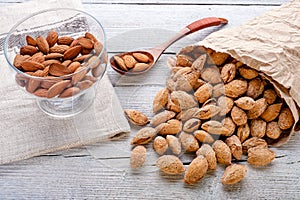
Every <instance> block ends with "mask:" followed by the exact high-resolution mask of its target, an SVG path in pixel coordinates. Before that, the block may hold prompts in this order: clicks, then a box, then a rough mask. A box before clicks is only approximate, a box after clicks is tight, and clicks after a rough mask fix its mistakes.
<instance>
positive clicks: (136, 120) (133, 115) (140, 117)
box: [124, 109, 149, 126]
mask: <svg viewBox="0 0 300 200" xmlns="http://www.w3.org/2000/svg"><path fill="white" fill-rule="evenodd" d="M124 113H125V116H126V117H127V119H128V121H129V122H130V123H132V124H134V125H138V126H145V125H146V124H147V123H148V122H149V119H148V117H147V116H146V115H145V114H144V113H142V112H140V111H138V110H133V109H126V110H124Z"/></svg>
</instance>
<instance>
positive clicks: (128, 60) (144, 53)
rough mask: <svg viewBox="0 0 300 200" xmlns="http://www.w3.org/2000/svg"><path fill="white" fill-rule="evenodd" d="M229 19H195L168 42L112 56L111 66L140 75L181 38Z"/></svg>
mask: <svg viewBox="0 0 300 200" xmlns="http://www.w3.org/2000/svg"><path fill="white" fill-rule="evenodd" d="M227 23H228V21H227V19H224V18H217V17H208V18H203V19H200V20H198V21H195V22H193V23H191V24H189V25H187V26H186V27H185V28H183V29H182V30H180V31H179V32H178V33H176V34H175V35H174V36H173V37H172V38H170V39H169V40H167V41H166V42H164V43H162V44H160V45H158V46H156V47H153V48H150V49H146V50H137V51H132V52H124V53H121V54H118V55H114V56H113V57H111V58H110V66H111V67H112V68H113V69H114V70H115V71H116V72H118V73H120V74H122V75H139V74H142V73H145V72H147V71H148V70H150V69H151V68H152V67H153V66H154V65H155V63H156V62H157V60H158V59H159V57H160V56H161V54H162V53H163V52H164V51H165V50H166V49H167V48H168V47H169V46H170V45H171V44H173V43H174V42H176V41H178V40H179V39H181V38H183V37H185V36H187V35H189V34H191V33H193V32H196V31H198V30H201V29H203V28H207V27H211V26H218V25H224V24H227Z"/></svg>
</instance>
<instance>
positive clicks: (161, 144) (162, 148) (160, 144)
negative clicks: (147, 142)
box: [153, 136, 168, 155]
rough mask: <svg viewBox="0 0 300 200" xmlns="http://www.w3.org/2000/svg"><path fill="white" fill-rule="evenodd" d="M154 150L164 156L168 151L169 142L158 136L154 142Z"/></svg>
mask: <svg viewBox="0 0 300 200" xmlns="http://www.w3.org/2000/svg"><path fill="white" fill-rule="evenodd" d="M153 149H154V151H155V152H156V153H157V154H159V155H163V154H164V153H165V152H166V151H167V149H168V142H167V140H166V139H165V138H164V137H162V136H157V137H156V138H155V139H154V141H153Z"/></svg>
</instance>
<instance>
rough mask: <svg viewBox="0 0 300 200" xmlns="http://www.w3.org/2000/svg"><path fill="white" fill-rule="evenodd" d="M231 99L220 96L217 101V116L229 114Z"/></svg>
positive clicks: (231, 105) (231, 104)
mask: <svg viewBox="0 0 300 200" xmlns="http://www.w3.org/2000/svg"><path fill="white" fill-rule="evenodd" d="M233 104H234V103H233V99H232V98H230V97H226V96H221V97H219V99H218V106H219V107H220V112H219V115H220V116H223V115H226V114H227V113H229V112H230V111H231V109H232V107H233Z"/></svg>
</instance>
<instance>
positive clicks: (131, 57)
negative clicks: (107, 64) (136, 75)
mask: <svg viewBox="0 0 300 200" xmlns="http://www.w3.org/2000/svg"><path fill="white" fill-rule="evenodd" d="M151 58H152V57H150V56H149V55H146V54H145V52H143V53H142V52H133V53H126V54H124V55H121V56H114V62H115V63H116V64H117V65H116V66H118V67H119V68H120V69H121V70H122V71H126V72H127V71H129V70H130V71H132V72H140V71H144V70H145V69H147V68H148V66H149V64H150V63H151V62H152V61H153V60H151Z"/></svg>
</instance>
